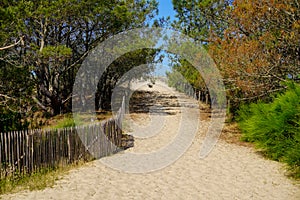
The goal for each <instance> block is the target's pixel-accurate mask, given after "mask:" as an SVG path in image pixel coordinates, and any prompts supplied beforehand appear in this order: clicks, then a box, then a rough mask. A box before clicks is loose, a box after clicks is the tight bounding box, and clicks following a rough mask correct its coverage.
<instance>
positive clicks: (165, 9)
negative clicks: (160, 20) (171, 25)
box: [157, 0, 175, 19]
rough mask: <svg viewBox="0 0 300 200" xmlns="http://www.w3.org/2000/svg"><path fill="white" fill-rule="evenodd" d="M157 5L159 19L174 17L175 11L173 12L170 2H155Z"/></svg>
mask: <svg viewBox="0 0 300 200" xmlns="http://www.w3.org/2000/svg"><path fill="white" fill-rule="evenodd" d="M157 1H158V3H159V6H158V9H159V13H158V15H159V17H162V16H164V17H167V16H170V17H171V19H174V17H175V11H174V10H173V5H172V0H157Z"/></svg>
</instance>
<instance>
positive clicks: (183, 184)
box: [2, 84, 300, 200]
mask: <svg viewBox="0 0 300 200" xmlns="http://www.w3.org/2000/svg"><path fill="white" fill-rule="evenodd" d="M140 89H144V90H150V91H157V92H160V94H167V93H168V92H170V90H169V89H166V88H165V86H162V85H159V84H155V85H154V87H153V88H147V87H142V88H140ZM174 101H175V99H174ZM189 101H190V102H192V101H195V100H192V99H188V98H187V99H186V102H189ZM170 105H171V104H170ZM188 109H190V112H191V113H193V112H197V110H196V109H195V108H188ZM169 110H171V109H169ZM132 115H133V116H134V118H130V119H131V120H136V123H146V124H147V123H149V122H147V120H149V118H151V116H150V117H149V115H148V114H147V113H135V114H132ZM162 116H163V119H164V121H163V122H162V123H161V124H159V126H160V129H159V131H158V133H156V134H154V135H151V137H150V136H149V137H148V138H136V139H135V147H133V148H131V149H128V150H126V151H125V152H120V153H119V154H116V155H113V156H111V157H108V158H102V159H100V160H96V161H93V162H91V163H88V164H87V165H84V166H83V167H81V168H78V169H74V170H71V171H70V173H68V174H66V175H65V176H63V178H62V179H61V180H58V181H57V183H56V184H55V186H53V187H52V188H46V189H44V190H41V191H23V192H19V193H16V194H8V195H3V196H2V199H18V200H19V199H22V200H23V199H39V200H43V199H45V200H46V199H70V200H77V199H86V200H90V199H101V200H102V199H216V200H218V199H239V200H241V199H247V200H248V199H272V200H274V199H282V200H287V199H288V200H296V199H300V187H299V185H297V184H296V183H294V181H292V180H290V179H288V178H287V177H286V176H285V175H284V173H285V171H284V167H283V164H280V163H278V162H275V161H270V160H267V159H265V158H263V157H262V156H261V155H259V154H258V153H256V151H255V150H254V149H252V148H250V147H243V146H238V145H235V144H229V143H226V142H224V141H222V140H219V141H218V143H217V144H216V146H215V148H214V149H213V151H212V152H211V153H210V154H209V155H208V156H207V157H205V158H204V159H200V158H199V150H200V147H201V145H202V143H203V140H204V136H205V133H206V131H207V128H208V126H209V123H210V122H209V121H208V120H205V121H203V120H202V121H199V124H200V125H199V130H198V131H197V133H196V136H195V138H194V140H193V141H192V144H191V146H190V147H189V148H188V149H187V150H186V151H185V152H184V154H183V155H182V156H181V157H180V158H179V159H177V160H176V161H175V162H174V163H172V164H170V165H168V166H166V167H164V168H162V169H159V170H156V171H152V172H145V173H126V172H124V171H121V170H116V169H112V168H111V167H109V166H107V165H105V164H104V163H105V162H108V163H109V162H110V160H114V159H118V158H121V157H122V156H123V155H124V154H126V153H139V154H147V153H149V152H155V151H157V150H158V149H160V148H163V147H164V146H166V144H168V143H170V141H172V139H174V137H175V135H176V134H177V131H176V130H177V129H178V126H179V125H180V121H181V120H182V119H181V113H180V110H178V108H176V107H172V114H168V115H162ZM160 117H161V116H160ZM154 120H155V119H154ZM131 129H135V128H134V127H133V128H132V127H131ZM136 130H138V129H136ZM136 130H131V131H132V132H133V133H134V132H135V131H136ZM158 159H163V158H158ZM136 165H137V166H138V165H141V163H136ZM141 166H142V165H141Z"/></svg>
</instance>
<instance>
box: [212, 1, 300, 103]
mask: <svg viewBox="0 0 300 200" xmlns="http://www.w3.org/2000/svg"><path fill="white" fill-rule="evenodd" d="M299 17H300V7H299V2H298V1H297V0H285V1H280V2H278V1H269V0H264V1H244V0H237V1H235V2H234V4H233V10H232V13H231V19H232V20H231V21H230V23H229V27H228V28H227V29H226V30H225V37H224V38H221V37H215V40H214V44H213V45H211V46H210V51H211V54H212V55H214V58H215V61H216V62H217V63H218V65H219V67H220V69H221V71H222V72H223V76H224V80H225V82H226V85H227V88H228V94H229V96H230V97H231V98H232V99H233V100H234V102H235V104H236V105H238V104H239V103H240V101H254V100H257V99H261V98H265V99H266V98H268V97H269V96H270V95H271V94H272V93H274V92H277V91H280V90H282V89H284V88H285V87H284V85H282V84H281V82H285V81H286V80H287V79H288V78H291V79H297V77H298V75H299V70H300V53H299V52H300V48H299V44H300V35H299V27H300V22H299V20H298V19H299Z"/></svg>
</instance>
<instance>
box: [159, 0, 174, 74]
mask: <svg viewBox="0 0 300 200" xmlns="http://www.w3.org/2000/svg"><path fill="white" fill-rule="evenodd" d="M157 1H158V3H159V5H158V10H159V13H158V16H157V18H162V17H165V18H166V17H168V16H170V17H171V21H173V20H174V19H175V14H176V13H175V11H174V10H173V4H172V0H157ZM169 63H170V60H169V59H168V57H167V54H165V59H164V60H163V62H162V64H161V65H157V66H156V70H155V72H154V74H155V75H160V76H161V75H165V72H166V71H170V66H169V65H168V64H169Z"/></svg>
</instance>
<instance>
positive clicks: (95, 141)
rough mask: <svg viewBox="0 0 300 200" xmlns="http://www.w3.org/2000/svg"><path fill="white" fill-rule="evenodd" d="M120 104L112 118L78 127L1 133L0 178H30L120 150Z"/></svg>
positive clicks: (121, 109)
mask: <svg viewBox="0 0 300 200" xmlns="http://www.w3.org/2000/svg"><path fill="white" fill-rule="evenodd" d="M124 109H125V105H124V103H122V106H121V108H120V110H119V111H118V113H117V116H116V117H115V118H110V119H108V120H105V121H102V122H98V123H95V124H91V125H86V126H81V127H76V128H75V127H70V128H64V129H57V130H41V129H38V130H27V131H14V132H8V133H1V134H0V161H1V162H0V179H5V178H8V177H12V176H24V175H30V174H32V173H35V172H39V171H41V170H45V169H54V168H57V167H63V166H67V165H69V164H72V163H76V162H78V161H81V160H83V161H90V160H93V159H95V158H96V159H97V158H101V157H104V156H108V155H111V154H113V153H116V152H118V151H119V150H121V149H122V135H123V134H122V127H121V124H122V120H123V117H124V113H125V110H124Z"/></svg>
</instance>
